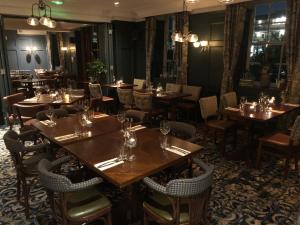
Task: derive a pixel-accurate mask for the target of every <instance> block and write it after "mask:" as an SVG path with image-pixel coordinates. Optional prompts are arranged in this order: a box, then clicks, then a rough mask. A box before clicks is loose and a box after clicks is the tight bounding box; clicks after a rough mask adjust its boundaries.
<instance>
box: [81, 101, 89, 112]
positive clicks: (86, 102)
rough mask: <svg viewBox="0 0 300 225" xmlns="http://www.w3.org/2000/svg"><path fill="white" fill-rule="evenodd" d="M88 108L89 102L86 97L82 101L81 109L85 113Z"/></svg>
mask: <svg viewBox="0 0 300 225" xmlns="http://www.w3.org/2000/svg"><path fill="white" fill-rule="evenodd" d="M89 109H90V103H89V100H88V99H85V100H84V101H83V110H84V112H85V113H87V111H88V110H89Z"/></svg>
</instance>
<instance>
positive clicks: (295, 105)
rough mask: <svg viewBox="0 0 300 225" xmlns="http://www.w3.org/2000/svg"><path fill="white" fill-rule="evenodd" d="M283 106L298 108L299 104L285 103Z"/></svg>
mask: <svg viewBox="0 0 300 225" xmlns="http://www.w3.org/2000/svg"><path fill="white" fill-rule="evenodd" d="M283 105H286V106H292V107H299V106H300V105H299V104H293V103H285V104H283Z"/></svg>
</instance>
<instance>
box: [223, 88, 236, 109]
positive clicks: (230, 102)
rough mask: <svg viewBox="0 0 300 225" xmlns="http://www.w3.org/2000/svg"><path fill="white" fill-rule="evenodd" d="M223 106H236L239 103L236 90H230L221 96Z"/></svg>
mask: <svg viewBox="0 0 300 225" xmlns="http://www.w3.org/2000/svg"><path fill="white" fill-rule="evenodd" d="M221 103H222V108H224V109H225V108H227V107H236V106H237V105H238V101H237V95H236V92H235V91H232V92H228V93H226V94H224V95H222V96H221Z"/></svg>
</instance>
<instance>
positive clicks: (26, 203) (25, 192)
mask: <svg viewBox="0 0 300 225" xmlns="http://www.w3.org/2000/svg"><path fill="white" fill-rule="evenodd" d="M22 186H23V188H22V189H23V195H24V206H25V215H26V218H27V219H29V202H28V201H29V188H28V186H27V184H26V180H25V179H24V181H23V185H22Z"/></svg>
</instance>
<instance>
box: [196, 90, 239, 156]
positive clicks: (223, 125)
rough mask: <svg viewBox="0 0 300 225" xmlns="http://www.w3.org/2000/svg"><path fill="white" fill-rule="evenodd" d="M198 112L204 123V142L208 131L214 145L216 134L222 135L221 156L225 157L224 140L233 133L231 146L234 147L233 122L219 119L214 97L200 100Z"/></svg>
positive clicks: (234, 132) (234, 131)
mask: <svg viewBox="0 0 300 225" xmlns="http://www.w3.org/2000/svg"><path fill="white" fill-rule="evenodd" d="M199 104H200V111H201V115H202V118H203V119H204V122H205V127H206V131H205V132H204V141H206V139H207V134H208V133H209V132H210V131H213V132H214V139H215V143H216V141H217V134H218V133H222V134H223V140H222V143H223V145H222V154H223V155H225V150H226V141H227V140H226V139H227V137H228V134H229V133H231V132H232V133H233V137H234V138H233V146H234V148H235V147H236V138H235V137H236V125H235V123H234V122H233V121H229V120H225V119H221V115H220V114H219V110H218V101H217V97H216V96H210V97H205V98H200V100H199Z"/></svg>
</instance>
